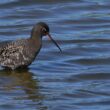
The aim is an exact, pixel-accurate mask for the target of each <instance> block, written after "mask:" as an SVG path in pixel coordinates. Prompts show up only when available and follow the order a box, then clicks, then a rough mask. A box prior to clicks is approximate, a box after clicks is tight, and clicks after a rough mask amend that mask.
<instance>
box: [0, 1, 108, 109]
mask: <svg viewBox="0 0 110 110" xmlns="http://www.w3.org/2000/svg"><path fill="white" fill-rule="evenodd" d="M39 21H44V22H46V23H48V24H49V26H50V29H51V34H52V36H53V38H54V39H55V40H56V41H57V42H58V43H59V45H60V47H61V48H62V50H63V53H60V52H59V50H58V49H57V48H56V47H55V46H54V44H52V43H51V42H50V41H48V38H46V37H45V38H44V39H43V48H42V49H41V51H40V53H39V55H38V56H37V58H36V60H35V61H34V62H33V63H32V65H30V66H29V69H28V70H26V71H6V70H2V69H1V71H0V110H88V109H89V110H97V109H99V110H109V109H110V1H109V0H68V1H67V0H63V1H61V0H47V1H46V0H40V1H39V0H0V41H4V40H15V39H20V38H27V37H29V36H30V31H31V29H32V26H33V25H34V24H35V23H37V22H39Z"/></svg>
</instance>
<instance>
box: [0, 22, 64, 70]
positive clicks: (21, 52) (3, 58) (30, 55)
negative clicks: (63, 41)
mask: <svg viewBox="0 0 110 110" xmlns="http://www.w3.org/2000/svg"><path fill="white" fill-rule="evenodd" d="M46 35H47V36H48V37H49V38H50V39H51V40H52V42H53V43H54V44H55V45H56V46H57V47H58V48H59V50H60V51H62V50H61V48H60V47H59V46H58V44H57V43H56V42H55V40H54V39H53V38H52V37H51V35H50V34H49V27H48V25H47V24H46V23H44V22H39V23H37V24H36V25H35V26H34V27H33V29H32V31H31V37H29V38H27V39H20V40H16V41H5V42H1V43H0V65H1V66H2V67H5V68H9V69H18V68H25V67H27V66H29V65H30V64H31V63H32V62H33V61H34V60H35V58H36V56H37V54H38V53H39V51H40V49H41V47H42V37H43V36H46Z"/></svg>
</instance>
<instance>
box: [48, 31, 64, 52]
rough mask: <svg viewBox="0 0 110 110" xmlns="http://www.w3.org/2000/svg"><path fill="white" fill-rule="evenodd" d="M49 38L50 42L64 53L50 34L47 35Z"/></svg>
mask: <svg viewBox="0 0 110 110" xmlns="http://www.w3.org/2000/svg"><path fill="white" fill-rule="evenodd" d="M47 35H48V37H49V38H50V40H51V41H52V42H53V43H54V44H55V45H56V46H57V47H58V49H59V50H60V52H62V50H61V48H60V46H59V45H58V44H57V42H56V41H55V40H54V39H53V38H52V37H51V35H50V34H49V33H47Z"/></svg>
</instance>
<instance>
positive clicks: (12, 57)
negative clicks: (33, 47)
mask: <svg viewBox="0 0 110 110" xmlns="http://www.w3.org/2000/svg"><path fill="white" fill-rule="evenodd" d="M24 46H25V45H24V44H23V43H22V42H20V43H19V42H3V43H0V65H1V66H4V67H9V68H12V69H15V68H17V67H19V66H20V65H24V64H25V65H26V64H28V60H29V59H28V57H27V56H26V53H25V51H24ZM24 53H25V54H24Z"/></svg>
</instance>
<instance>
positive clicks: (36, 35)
mask: <svg viewBox="0 0 110 110" xmlns="http://www.w3.org/2000/svg"><path fill="white" fill-rule="evenodd" d="M31 39H33V40H42V34H41V32H39V31H38V32H34V31H32V32H31Z"/></svg>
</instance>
